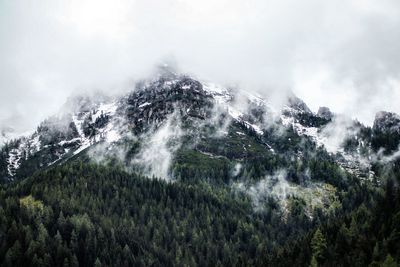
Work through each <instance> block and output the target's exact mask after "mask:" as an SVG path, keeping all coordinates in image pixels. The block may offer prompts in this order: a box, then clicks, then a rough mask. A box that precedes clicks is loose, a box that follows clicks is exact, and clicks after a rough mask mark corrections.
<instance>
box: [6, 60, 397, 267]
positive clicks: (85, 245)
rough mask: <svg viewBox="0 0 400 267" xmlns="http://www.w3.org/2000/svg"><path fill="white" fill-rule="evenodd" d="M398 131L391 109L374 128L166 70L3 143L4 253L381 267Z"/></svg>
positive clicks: (390, 240)
mask: <svg viewBox="0 0 400 267" xmlns="http://www.w3.org/2000/svg"><path fill="white" fill-rule="evenodd" d="M399 129H400V117H399V116H398V115H396V114H394V113H388V112H380V113H378V114H377V115H376V118H375V123H374V125H373V127H367V126H364V125H363V124H361V123H359V122H358V121H356V120H352V119H350V118H348V117H346V116H344V115H340V114H334V113H332V112H331V111H330V110H329V108H327V107H321V108H320V109H319V110H318V112H317V113H314V112H313V111H311V110H310V108H308V106H307V105H306V104H305V103H304V101H302V100H301V99H299V98H298V97H296V96H295V95H294V94H289V95H288V96H287V99H286V101H285V103H284V105H283V106H282V107H281V108H276V106H275V105H274V103H270V102H269V101H268V99H264V98H263V97H261V96H258V95H253V94H250V93H248V92H246V91H241V90H240V89H237V88H235V89H231V88H225V87H223V86H219V85H216V84H213V83H210V82H205V81H201V80H198V79H196V78H194V77H192V76H189V75H185V74H180V73H176V72H175V71H174V70H172V69H170V68H166V67H163V68H161V69H160V71H159V73H158V74H157V75H155V77H153V78H151V79H147V80H143V81H140V82H138V83H137V84H136V85H135V88H133V89H132V91H131V92H129V93H127V94H124V95H122V96H119V97H109V96H103V95H102V94H95V95H80V96H75V97H71V98H69V99H68V100H67V101H66V104H65V105H64V106H63V107H62V108H61V110H60V112H59V113H58V114H56V115H54V116H52V117H49V118H48V119H46V120H45V121H43V122H42V123H41V124H40V125H39V126H38V127H37V129H36V131H35V132H34V133H32V134H31V135H27V136H23V137H20V138H14V139H12V140H9V141H6V142H5V144H4V145H3V146H2V147H1V153H0V177H1V179H2V182H1V188H0V204H1V205H0V214H1V215H2V216H0V217H1V218H7V219H5V220H3V221H0V244H1V246H0V256H1V257H3V259H1V257H0V260H1V261H0V262H2V263H4V264H8V265H10V266H13V265H14V266H20V265H21V266H30V265H31V264H32V261H35V263H36V265H38V266H44V265H46V264H47V265H49V266H62V265H66V266H69V265H71V266H75V265H76V264H78V263H79V264H80V265H82V266H92V265H97V266H98V265H99V264H100V265H101V264H103V265H105V266H122V265H125V266H133V265H135V266H141V265H143V266H148V265H154V266H158V265H163V266H165V265H171V266H172V265H190V266H193V265H201V266H204V265H211V266H214V265H229V266H232V265H272V266H304V265H309V263H310V261H311V258H312V257H316V259H315V260H316V261H317V262H318V263H319V264H321V265H322V266H325V265H326V266H347V265H349V264H351V263H352V257H353V258H355V259H357V264H356V266H365V265H368V264H370V263H371V264H372V262H375V263H383V261H384V260H385V259H386V257H387V256H389V255H391V254H392V255H395V253H397V252H396V247H397V246H398V242H397V241H396V240H397V236H398V235H397V232H396V231H397V230H396V229H397V228H396V227H397V226H396V222H397V221H398V220H397V219H398V218H397V217H396V216H397V215H396V214H397V212H398V211H399V210H400V209H399V207H400V205H399V203H400V201H399V198H398V196H397V192H398V191H397V190H398V189H397V186H395V185H393V184H394V181H396V179H400V177H399V175H400V167H399V166H400V164H399V160H398V157H397V155H398V150H399V144H400V130H399ZM396 177H397V178H396ZM1 207H4V208H1ZM399 214H400V213H399ZM380 218H386V219H385V220H381V219H380ZM18 229H24V230H21V231H22V232H21V233H19V232H18V231H19V230H18ZM317 229H318V230H317ZM365 229H368V232H365V231H366V230H365ZM374 229H375V230H374ZM381 229H383V230H382V231H380V230H381ZM378 230H379V231H378ZM318 231H320V232H318ZM321 231H322V232H321ZM321 236H322V237H321ZM105 240H110V242H111V243H110V244H111V245H107V242H106V241H105ZM315 240H318V242H319V243H318V242H317V241H315ZM316 242H317V243H318V244H316ZM321 242H322V243H321ZM324 242H325V243H324ZM316 246H320V247H321V248H323V251H324V252H323V253H322V254H318V255H317V254H316ZM375 247H376V248H375ZM22 252H23V253H22ZM350 252H351V253H354V254H351V255H350V254H349V253H350ZM372 252H373V253H374V256H373V257H372V256H371V255H372V254H373V253H372ZM22 254H23V255H24V256H22ZM316 255H317V256H316ZM337 255H342V256H343V257H337ZM367 255H369V256H367ZM396 255H397V254H396ZM33 259H34V260H33ZM324 264H325V265H324ZM32 265H33V264H32Z"/></svg>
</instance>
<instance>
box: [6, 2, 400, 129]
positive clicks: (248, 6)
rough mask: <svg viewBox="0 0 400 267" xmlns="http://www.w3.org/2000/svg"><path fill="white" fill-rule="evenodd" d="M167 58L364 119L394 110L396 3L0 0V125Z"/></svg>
mask: <svg viewBox="0 0 400 267" xmlns="http://www.w3.org/2000/svg"><path fill="white" fill-rule="evenodd" d="M171 58H173V59H174V60H175V61H176V62H177V63H178V65H179V67H180V69H181V70H182V71H184V72H190V73H194V74H196V75H197V76H199V77H201V78H205V79H209V80H213V81H216V82H219V83H223V84H224V83H229V84H236V83H237V84H239V85H240V86H242V87H243V88H245V89H246V90H255V91H259V92H267V91H269V90H274V91H275V92H282V91H285V90H292V91H294V92H295V93H296V94H297V95H298V96H300V97H301V98H302V99H304V100H305V101H306V103H307V104H308V105H309V106H310V107H311V109H312V110H314V111H316V110H317V109H318V107H319V106H322V105H324V106H328V107H330V108H331V109H332V110H333V111H335V112H343V113H348V114H350V115H351V116H353V117H358V118H359V119H360V120H361V121H363V122H365V123H369V124H370V123H371V121H372V120H373V117H374V114H375V112H376V111H378V110H390V111H395V112H399V113H400V104H399V103H400V1H398V0H376V1H374V0H335V1H321V0H303V1H298V0H292V1H290V0H242V1H239V0H201V1H200V0H199V1H194V0H175V1H174V0H142V1H124V0H121V1H102V0H92V1H82V0H79V1H74V0H69V1H56V0H51V1H50V0H49V1H28V0H27V1H16V0H0V126H4V125H10V126H13V127H16V128H18V130H25V129H30V128H33V127H35V126H36V125H37V124H38V122H39V121H41V120H42V119H43V118H45V117H46V116H48V115H51V114H53V113H55V112H56V111H57V110H58V109H59V108H60V106H61V105H62V104H63V103H64V102H65V100H66V97H68V96H69V95H70V94H72V93H74V92H76V91H79V90H83V89H84V90H95V89H102V90H105V89H107V90H111V91H112V90H119V89H120V88H123V87H126V86H127V84H129V81H131V80H132V79H135V78H137V77H141V76H143V75H145V74H146V73H148V71H149V70H151V69H152V67H153V66H154V65H155V64H157V63H159V62H160V61H163V60H169V59H171Z"/></svg>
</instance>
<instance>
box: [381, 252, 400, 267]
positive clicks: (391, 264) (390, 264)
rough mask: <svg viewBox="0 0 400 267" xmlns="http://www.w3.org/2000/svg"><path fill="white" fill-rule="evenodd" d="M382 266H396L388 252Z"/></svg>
mask: <svg viewBox="0 0 400 267" xmlns="http://www.w3.org/2000/svg"><path fill="white" fill-rule="evenodd" d="M382 267H397V263H396V262H395V261H394V259H393V257H392V256H391V255H390V254H388V255H387V257H386V259H385V261H384V262H383V264H382Z"/></svg>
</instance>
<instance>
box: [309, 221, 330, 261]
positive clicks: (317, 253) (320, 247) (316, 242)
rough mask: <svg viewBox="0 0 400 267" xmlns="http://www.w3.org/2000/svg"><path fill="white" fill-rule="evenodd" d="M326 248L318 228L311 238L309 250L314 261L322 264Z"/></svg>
mask: <svg viewBox="0 0 400 267" xmlns="http://www.w3.org/2000/svg"><path fill="white" fill-rule="evenodd" d="M326 248H327V244H326V240H325V237H324V235H323V234H322V232H321V230H320V229H319V228H318V229H317V230H316V231H315V233H314V235H313V238H312V239H311V250H312V257H313V258H315V260H316V261H317V262H318V263H321V262H323V260H324V258H325V255H324V254H325V251H326Z"/></svg>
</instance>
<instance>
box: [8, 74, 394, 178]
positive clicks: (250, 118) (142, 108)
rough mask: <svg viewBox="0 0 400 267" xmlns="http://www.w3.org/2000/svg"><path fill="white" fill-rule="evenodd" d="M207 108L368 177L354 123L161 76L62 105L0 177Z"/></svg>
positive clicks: (390, 123)
mask: <svg viewBox="0 0 400 267" xmlns="http://www.w3.org/2000/svg"><path fill="white" fill-rule="evenodd" d="M210 101H211V102H210ZM210 103H213V104H212V105H214V106H216V107H218V109H219V110H222V111H223V112H226V114H227V115H228V116H229V117H230V120H233V121H236V122H238V123H240V125H243V126H245V127H247V128H248V129H252V130H253V132H254V133H255V134H257V135H259V136H260V137H262V136H263V135H264V132H265V131H267V128H268V127H269V124H271V123H276V124H277V125H280V126H279V127H286V128H287V127H289V128H292V129H293V130H294V131H295V133H297V134H298V135H299V136H305V137H307V138H310V139H311V140H313V141H314V142H315V144H316V145H317V146H319V147H324V148H325V149H326V150H327V151H328V152H329V153H331V154H332V155H335V156H337V158H338V162H339V163H340V164H341V166H342V167H343V168H345V169H346V170H349V171H352V172H357V171H359V170H363V172H368V171H370V167H371V166H370V162H371V159H370V158H366V157H365V155H363V154H362V153H361V152H360V150H361V149H368V147H366V146H368V144H367V143H365V142H364V141H363V140H362V139H361V138H355V137H357V131H358V129H357V127H355V126H354V125H355V124H354V122H353V121H352V120H343V119H342V118H341V117H340V116H336V115H334V114H333V113H332V112H330V110H329V109H328V108H325V107H323V108H320V110H319V111H318V113H316V114H315V113H313V112H312V111H311V110H310V109H309V108H308V107H307V105H306V104H305V103H304V102H303V101H302V100H301V99H299V98H297V97H295V96H294V95H292V96H290V97H289V98H288V101H287V104H286V105H285V106H284V107H283V109H282V110H277V109H276V108H274V107H273V106H272V105H271V104H269V103H268V101H267V100H266V99H264V98H262V97H261V96H258V95H253V94H250V93H248V92H243V91H240V90H235V91H234V90H231V89H228V88H225V87H223V86H220V85H217V84H214V83H210V82H205V81H202V82H200V81H197V80H195V79H193V78H191V77H189V76H186V75H178V74H176V73H174V72H168V71H165V73H164V74H161V75H158V76H157V78H155V79H152V80H146V81H143V82H140V83H138V84H137V86H136V89H135V90H134V91H133V92H132V93H131V94H129V95H127V96H123V97H120V98H109V97H88V96H78V97H75V98H71V99H69V100H68V102H67V104H66V105H65V107H64V108H63V112H62V113H61V114H59V115H58V116H56V117H53V118H51V119H49V120H46V121H45V122H44V123H42V124H41V125H40V126H39V127H38V130H37V131H36V132H35V133H33V134H31V135H28V136H26V137H23V138H20V139H18V142H16V143H15V144H13V145H12V146H11V147H10V148H9V151H8V152H7V153H8V156H7V171H8V175H9V176H10V177H14V176H15V175H16V171H17V170H18V169H19V168H20V166H21V163H22V162H23V161H24V160H27V159H28V158H29V157H30V156H31V155H34V154H37V153H41V151H43V153H44V155H42V157H43V162H44V163H42V164H44V165H45V166H50V165H52V164H55V163H57V162H59V161H60V160H62V159H65V158H68V157H70V156H73V155H77V154H79V153H81V152H82V151H84V150H85V149H87V148H89V147H91V146H92V145H94V144H97V143H99V142H105V143H106V144H113V143H116V142H118V141H120V140H121V139H122V138H124V136H126V135H127V134H128V133H129V134H130V133H131V132H132V130H133V132H135V131H136V132H135V133H134V134H140V132H141V131H142V132H143V131H147V130H148V129H151V127H154V126H155V127H159V126H160V125H162V123H163V121H164V120H165V119H166V118H168V114H172V112H173V111H174V109H180V110H181V115H182V116H191V117H193V118H197V119H200V120H205V119H206V118H208V117H207V115H206V114H207V112H208V111H207V109H205V107H206V106H207V107H208V106H209V105H210ZM275 118H278V120H276V119H275ZM399 121H400V120H399V117H398V116H397V115H395V114H388V113H381V114H378V115H377V120H376V125H375V126H374V127H378V128H390V129H394V130H396V129H398V128H396V127H399V129H400V126H399V125H400V123H398V122H399ZM152 125H153V126H152ZM240 133H241V134H244V133H242V132H240ZM1 136H3V139H4V140H5V139H6V137H7V138H8V136H9V134H8V135H7V133H4V132H2V135H1ZM1 136H0V137H1ZM348 136H351V137H352V138H355V140H356V142H358V143H359V147H358V148H357V149H356V151H355V152H349V151H346V150H345V149H344V141H345V139H346V138H347V137H348ZM7 140H8V139H7ZM0 141H1V139H0ZM264 142H265V143H264V145H266V146H267V147H268V148H269V149H270V150H271V151H274V150H273V147H272V146H271V145H270V144H267V143H266V142H268V140H265V139H264ZM363 142H364V143H365V144H364V143H363ZM0 145H1V143H0Z"/></svg>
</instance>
